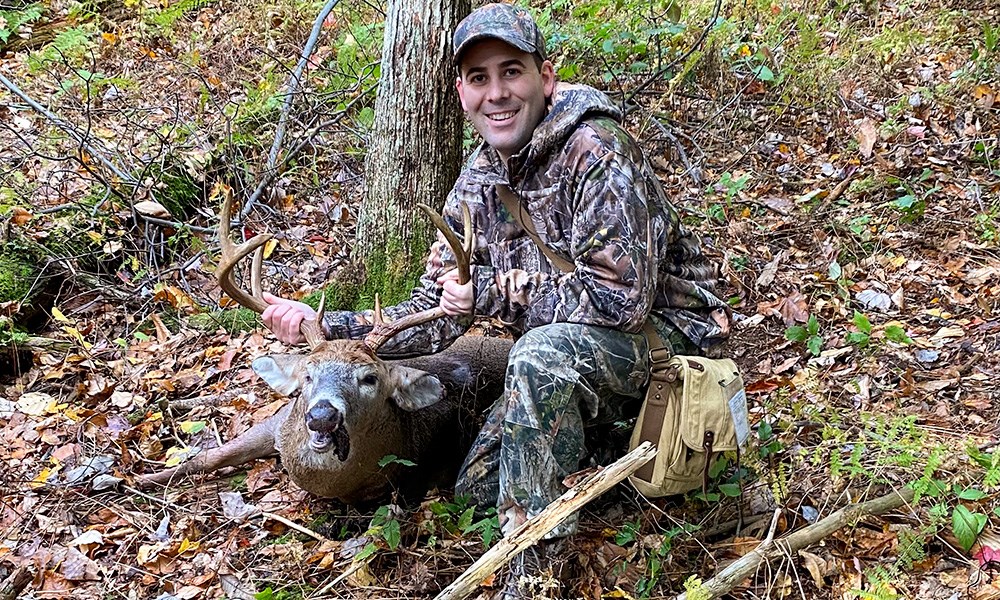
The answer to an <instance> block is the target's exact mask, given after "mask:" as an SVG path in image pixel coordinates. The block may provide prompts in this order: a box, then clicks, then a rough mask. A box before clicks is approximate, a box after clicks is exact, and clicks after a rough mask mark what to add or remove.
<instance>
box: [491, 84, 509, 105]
mask: <svg viewBox="0 0 1000 600" xmlns="http://www.w3.org/2000/svg"><path fill="white" fill-rule="evenodd" d="M509 96H510V89H509V88H508V87H507V84H506V82H504V81H503V79H501V78H495V79H493V81H491V82H490V86H489V89H488V90H487V99H489V100H490V101H491V102H498V101H502V100H506V99H507V98H508V97H509Z"/></svg>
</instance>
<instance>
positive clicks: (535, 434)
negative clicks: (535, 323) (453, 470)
mask: <svg viewBox="0 0 1000 600" xmlns="http://www.w3.org/2000/svg"><path fill="white" fill-rule="evenodd" d="M648 371H649V367H648V350H647V344H646V340H645V338H644V337H643V336H642V335H637V334H629V333H622V332H620V331H616V330H613V329H607V328H603V327H596V326H591V325H579V324H573V323H556V324H553V325H547V326H544V327H539V328H537V329H533V330H531V331H529V332H528V333H526V334H525V335H524V337H522V338H521V339H520V340H518V341H517V343H515V344H514V347H513V349H512V350H511V353H510V359H509V362H508V364H507V373H506V382H505V385H506V389H505V392H504V396H503V397H502V398H500V399H499V400H498V401H497V402H496V403H495V404H494V405H493V408H492V409H491V411H490V414H489V416H488V418H487V420H486V424H485V425H484V426H483V429H482V430H481V431H480V432H479V435H478V437H477V438H476V442H475V444H474V445H473V447H472V450H471V451H470V452H469V455H468V457H467V458H466V459H465V463H464V464H463V465H462V469H461V471H460V473H459V478H458V483H457V485H456V492H457V493H458V494H467V495H469V496H471V498H472V500H473V501H474V502H476V503H477V504H479V505H480V506H490V505H493V504H494V503H496V506H497V512H498V514H499V517H500V527H501V530H502V531H503V533H504V534H505V535H506V534H509V533H510V532H511V531H512V530H513V529H514V528H516V527H517V526H518V525H520V524H521V523H523V522H524V521H525V520H526V519H528V518H530V517H533V516H535V515H536V514H538V513H539V512H541V511H542V509H544V508H545V507H546V506H547V505H548V504H549V503H550V502H551V501H553V500H555V499H556V498H558V497H559V496H560V495H562V494H563V492H565V491H566V487H565V486H564V485H563V483H562V481H563V479H564V478H565V477H566V476H567V475H569V474H571V473H573V472H575V471H576V470H577V469H578V468H579V467H580V462H581V460H582V459H583V458H584V455H585V446H584V425H585V424H590V423H592V422H595V421H597V422H611V421H614V420H619V419H622V418H628V417H634V416H636V415H637V414H638V411H639V406H640V400H641V398H642V397H643V394H644V392H645V384H646V378H647V376H648ZM576 526H577V518H576V515H573V516H572V517H570V518H569V519H567V520H566V521H564V522H563V523H562V524H561V525H559V526H558V527H557V528H556V529H555V530H553V531H552V532H551V533H550V534H549V535H548V536H546V537H548V538H555V537H562V536H566V535H571V534H572V533H574V532H575V531H576Z"/></svg>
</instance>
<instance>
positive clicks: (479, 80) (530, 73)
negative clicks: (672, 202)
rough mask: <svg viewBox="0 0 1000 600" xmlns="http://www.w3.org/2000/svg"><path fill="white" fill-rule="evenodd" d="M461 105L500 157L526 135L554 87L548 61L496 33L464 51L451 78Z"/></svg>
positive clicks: (516, 147) (528, 137)
mask: <svg viewBox="0 0 1000 600" xmlns="http://www.w3.org/2000/svg"><path fill="white" fill-rule="evenodd" d="M456 85H457V87H458V96H459V97H460V98H461V99H462V108H463V109H464V110H465V114H466V116H468V117H469V120H470V121H471V122H472V126H473V127H475V128H476V131H478V132H479V134H480V135H481V136H483V139H484V140H485V141H486V143H487V144H489V145H490V146H492V147H493V148H494V149H495V150H496V151H497V152H498V153H499V154H500V157H501V158H503V159H504V160H505V161H506V160H507V159H508V158H510V157H511V156H512V155H514V154H517V152H519V151H520V150H521V149H522V148H524V147H525V146H526V145H527V144H528V142H529V141H531V134H532V133H533V132H534V131H535V127H537V126H538V124H539V123H541V121H542V118H543V117H544V116H545V101H546V98H548V97H549V96H551V95H552V90H553V88H554V87H555V72H554V71H553V69H552V63H551V62H549V61H545V62H543V63H542V67H541V69H539V68H538V66H537V65H536V64H535V58H534V57H533V56H532V55H531V54H528V53H527V52H523V51H521V50H518V49H517V48H515V47H513V46H511V45H509V44H507V43H505V42H502V41H500V40H497V39H486V40H483V41H481V42H479V43H477V44H475V45H473V46H472V47H471V48H469V50H467V51H466V53H465V55H464V56H463V57H462V66H461V75H460V76H459V77H458V80H457V82H456Z"/></svg>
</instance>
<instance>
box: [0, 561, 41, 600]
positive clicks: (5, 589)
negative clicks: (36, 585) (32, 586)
mask: <svg viewBox="0 0 1000 600" xmlns="http://www.w3.org/2000/svg"><path fill="white" fill-rule="evenodd" d="M34 578H35V576H34V575H33V574H32V573H31V571H29V570H28V568H27V567H18V568H16V569H14V571H13V572H12V573H11V574H10V575H8V576H7V578H6V579H4V580H3V582H2V583H0V600H16V599H17V598H18V597H19V596H20V595H21V590H23V589H24V588H25V587H26V586H27V585H28V583H30V582H31V580H32V579H34Z"/></svg>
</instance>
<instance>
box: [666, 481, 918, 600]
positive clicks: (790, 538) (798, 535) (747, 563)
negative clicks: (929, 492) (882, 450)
mask: <svg viewBox="0 0 1000 600" xmlns="http://www.w3.org/2000/svg"><path fill="white" fill-rule="evenodd" d="M911 500H913V490H911V489H909V488H903V489H902V490H898V491H897V490H893V491H892V492H891V493H889V494H887V495H885V496H882V497H881V498H876V499H875V500H868V501H867V502H858V503H855V504H850V505H848V506H845V507H844V508H842V509H840V510H838V511H837V512H835V513H833V514H832V515H830V516H828V517H826V518H824V519H822V520H820V521H817V522H816V523H813V524H812V525H810V526H808V527H803V528H802V529H800V530H798V531H796V532H794V533H791V534H789V535H787V536H785V537H783V538H781V539H778V540H772V539H771V535H770V534H769V535H768V539H767V540H765V541H763V542H761V543H760V545H759V546H757V547H756V548H754V549H753V551H751V552H749V553H748V554H745V555H744V556H742V557H741V558H740V559H739V560H737V561H736V562H734V563H733V564H731V565H729V566H728V567H726V568H725V569H723V570H722V571H720V572H719V574H718V575H716V576H715V577H713V578H711V579H709V580H708V581H706V582H705V583H703V584H702V585H701V586H699V588H698V591H699V594H700V595H699V596H698V597H699V598H718V597H720V596H722V595H723V594H727V593H729V592H730V591H732V589H733V588H735V587H736V586H737V585H739V583H740V582H741V581H743V580H744V579H746V578H747V577H749V576H750V575H751V574H752V573H753V572H754V571H756V570H757V569H758V568H759V567H760V564H761V563H762V562H770V561H772V560H775V559H784V558H785V557H788V556H791V555H793V554H795V553H796V552H798V551H799V550H801V549H803V548H805V547H806V546H809V545H811V544H815V543H816V542H818V541H820V540H822V539H823V538H825V537H827V536H828V535H830V534H832V533H834V532H835V531H837V530H839V529H841V528H843V527H846V526H848V525H853V524H854V523H857V522H858V521H859V520H861V519H863V518H865V517H869V516H873V515H880V514H883V513H886V512H888V511H890V510H893V509H896V508H899V507H900V506H902V505H904V504H906V503H908V502H909V501H911ZM772 542H773V543H772ZM705 594H707V595H705ZM675 600H687V593H683V594H681V595H679V596H677V597H676V598H675Z"/></svg>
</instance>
